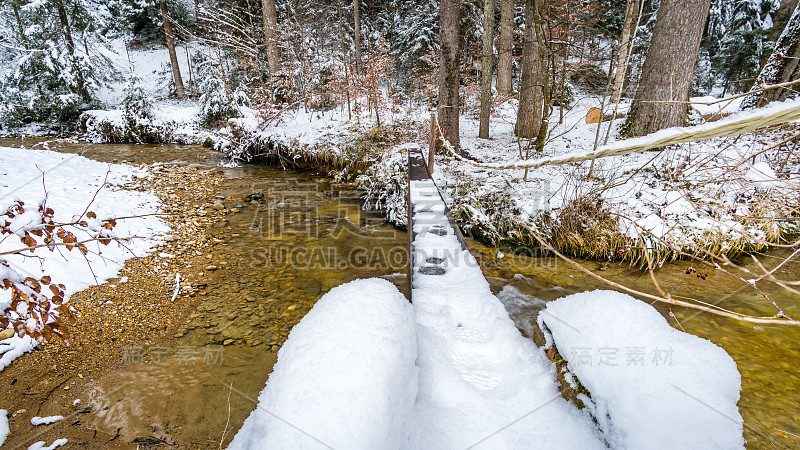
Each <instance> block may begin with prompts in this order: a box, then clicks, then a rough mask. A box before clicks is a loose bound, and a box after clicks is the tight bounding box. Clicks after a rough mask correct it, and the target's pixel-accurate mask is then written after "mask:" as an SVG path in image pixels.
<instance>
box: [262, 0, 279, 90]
mask: <svg viewBox="0 0 800 450" xmlns="http://www.w3.org/2000/svg"><path fill="white" fill-rule="evenodd" d="M261 11H262V13H263V14H264V35H265V36H266V39H267V64H268V65H269V75H270V76H274V75H275V74H276V73H278V71H279V70H281V61H280V59H281V55H280V49H279V48H278V12H277V10H276V9H275V0H261Z"/></svg>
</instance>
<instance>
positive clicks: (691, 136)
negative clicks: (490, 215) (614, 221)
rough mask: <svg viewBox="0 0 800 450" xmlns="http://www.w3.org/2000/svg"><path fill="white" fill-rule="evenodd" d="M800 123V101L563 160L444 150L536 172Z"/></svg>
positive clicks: (493, 165) (484, 165)
mask: <svg viewBox="0 0 800 450" xmlns="http://www.w3.org/2000/svg"><path fill="white" fill-rule="evenodd" d="M795 120H800V100H793V101H788V102H783V103H779V104H776V105H773V106H769V107H765V108H761V109H758V110H753V111H748V112H743V113H739V114H736V115H734V116H730V117H727V118H725V119H722V120H719V121H717V122H712V123H706V124H703V125H698V126H694V127H675V128H667V129H666V130H661V131H657V132H655V133H653V134H649V135H647V136H642V137H637V138H632V139H625V140H622V141H617V142H615V143H613V144H609V145H603V146H601V147H598V148H597V150H592V151H587V152H573V153H568V154H566V155H563V156H560V157H555V156H551V157H544V158H537V159H531V160H519V161H514V162H510V163H479V162H475V161H471V160H469V159H467V158H464V157H462V156H461V155H459V154H458V153H457V152H456V151H455V150H454V149H453V148H452V147H451V146H447V145H445V146H444V147H445V148H446V149H447V150H448V151H449V152H450V154H451V155H453V156H454V157H455V158H456V159H458V160H459V161H462V162H466V163H468V164H471V165H473V166H476V167H481V168H484V169H495V170H507V169H536V168H538V167H542V166H548V165H561V164H568V163H573V162H580V161H587V160H591V159H597V158H607V157H610V156H622V155H627V154H630V153H643V152H646V151H648V150H652V149H654V148H660V147H665V146H668V145H675V144H684V143H687V142H697V141H703V140H706V139H712V138H717V137H729V136H736V135H739V134H743V133H747V132H750V131H753V130H756V129H758V128H763V127H767V126H772V125H780V124H784V123H787V122H792V121H795Z"/></svg>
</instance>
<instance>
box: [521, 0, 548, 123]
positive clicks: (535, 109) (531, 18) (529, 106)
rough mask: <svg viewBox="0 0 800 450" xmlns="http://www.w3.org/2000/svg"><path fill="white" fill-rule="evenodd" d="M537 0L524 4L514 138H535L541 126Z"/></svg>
mask: <svg viewBox="0 0 800 450" xmlns="http://www.w3.org/2000/svg"><path fill="white" fill-rule="evenodd" d="M537 1H540V0H527V1H526V2H525V42H524V43H523V46H522V75H521V76H520V83H519V109H518V110H517V124H516V128H515V131H516V133H517V136H519V137H523V138H535V137H537V136H538V135H539V129H540V128H541V123H542V113H543V106H544V105H543V103H544V89H543V88H544V84H545V83H546V81H547V80H546V79H545V78H546V77H547V73H546V69H545V63H546V61H545V59H544V58H542V50H543V49H541V48H540V42H539V39H538V38H537V34H539V33H540V30H537V29H536V28H537V24H540V20H539V18H538V17H537V16H538V8H537V5H536V4H535V3H536V2H537Z"/></svg>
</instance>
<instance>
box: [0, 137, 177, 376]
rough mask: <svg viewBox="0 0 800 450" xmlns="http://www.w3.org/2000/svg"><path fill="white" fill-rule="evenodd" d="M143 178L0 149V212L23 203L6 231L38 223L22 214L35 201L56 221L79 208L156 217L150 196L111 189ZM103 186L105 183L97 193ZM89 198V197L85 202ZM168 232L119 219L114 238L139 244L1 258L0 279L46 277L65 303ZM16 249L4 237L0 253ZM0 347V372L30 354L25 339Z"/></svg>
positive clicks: (155, 222)
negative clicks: (62, 291) (61, 292)
mask: <svg viewBox="0 0 800 450" xmlns="http://www.w3.org/2000/svg"><path fill="white" fill-rule="evenodd" d="M146 176H147V172H146V171H144V170H142V169H138V168H135V167H132V166H128V165H119V164H105V163H100V162H97V161H93V160H90V159H87V158H84V157H82V156H79V155H71V154H62V153H56V152H51V151H47V150H30V149H17V148H5V147H0V208H2V210H3V211H5V210H6V208H8V207H9V206H10V205H11V204H12V202H13V201H14V200H15V199H20V200H22V201H24V202H25V205H24V207H25V208H26V209H27V211H29V212H26V213H25V214H23V215H22V216H25V219H20V218H19V217H18V218H17V219H16V220H15V221H14V227H17V228H21V229H30V228H32V227H33V226H34V225H35V223H37V222H38V219H34V218H33V216H30V211H35V208H36V207H37V205H39V204H41V202H43V201H46V204H47V206H48V207H51V208H53V209H54V210H55V221H56V222H70V221H72V220H73V219H74V218H77V217H78V216H79V215H81V214H82V213H83V212H84V211H85V210H86V209H87V207H88V210H90V211H94V212H95V213H96V214H97V218H98V219H99V220H104V219H106V218H114V217H121V216H137V215H148V214H153V213H156V212H158V208H159V205H160V202H159V201H158V199H157V198H156V197H155V196H153V195H151V194H148V193H143V192H135V191H126V190H123V189H121V188H120V187H119V186H121V185H124V184H125V183H128V182H130V181H132V180H133V178H134V177H138V178H142V177H146ZM104 180H105V181H106V183H107V184H106V186H105V187H104V188H102V189H100V190H99V192H98V189H99V188H100V186H101V185H103V183H104ZM45 186H46V188H45ZM45 191H46V193H45ZM95 194H97V195H96V198H95V199H94V201H92V199H93V197H94V196H95ZM45 197H46V198H45ZM90 204H91V205H90ZM22 216H20V217H22ZM0 220H2V219H0ZM168 231H169V228H168V226H167V225H166V224H165V223H164V222H163V221H162V220H161V219H160V218H158V217H157V216H153V215H148V216H145V217H139V218H132V219H125V220H120V221H118V222H117V226H116V227H115V228H114V233H116V235H118V236H120V237H122V238H125V237H131V236H138V237H140V238H138V239H132V240H130V241H127V242H125V243H124V246H123V245H122V244H119V243H116V242H112V243H110V244H109V245H107V246H104V245H101V244H100V243H89V244H87V247H88V250H89V254H88V255H87V256H86V257H85V258H84V256H83V255H82V254H81V253H80V252H79V251H77V250H73V251H66V250H65V249H63V248H62V249H60V251H58V250H57V251H55V252H51V251H49V250H48V249H45V248H43V249H39V250H37V251H36V253H35V254H36V255H37V256H39V257H40V258H31V257H23V256H21V255H8V256H4V257H3V258H4V259H5V260H6V261H7V262H8V264H9V265H10V270H9V269H0V275H2V276H3V277H7V276H8V275H9V273H8V272H10V271H15V272H17V273H18V274H19V275H21V276H23V277H24V276H32V277H34V278H41V277H42V276H43V275H45V274H46V275H49V276H50V277H51V278H52V280H53V282H54V283H63V284H64V285H65V286H66V289H65V294H66V299H68V298H69V296H70V295H72V294H74V293H75V292H78V291H80V290H83V289H85V288H86V287H88V286H90V285H93V284H100V283H103V282H104V281H105V280H107V279H109V278H112V277H115V276H116V275H117V273H118V272H119V270H120V268H121V267H122V265H123V263H124V261H125V260H127V259H129V258H131V257H134V256H143V255H145V254H146V253H147V252H148V251H150V249H151V248H153V246H154V245H155V244H156V243H157V242H159V241H160V240H161V236H162V235H163V234H165V233H167V232H168ZM76 237H77V238H78V239H79V240H81V239H86V238H88V237H89V235H87V234H86V233H85V232H76ZM21 246H22V244H21V243H20V241H19V239H18V238H17V237H8V238H6V239H3V240H2V242H0V251H9V250H15V249H19V248H20V247H21ZM90 266H91V268H90ZM9 301H10V292H9V291H8V290H0V310H3V309H5V308H7V307H8V305H9ZM2 344H5V345H0V352H2V357H0V370H2V369H3V368H4V367H5V366H7V365H8V364H9V363H10V362H11V361H12V360H13V359H14V358H16V357H18V356H19V355H21V354H22V353H24V352H27V351H30V350H31V349H32V348H33V346H34V345H35V344H36V342H35V341H32V340H31V339H30V338H29V337H25V338H19V337H16V336H15V337H12V338H11V339H9V340H5V341H3V342H2Z"/></svg>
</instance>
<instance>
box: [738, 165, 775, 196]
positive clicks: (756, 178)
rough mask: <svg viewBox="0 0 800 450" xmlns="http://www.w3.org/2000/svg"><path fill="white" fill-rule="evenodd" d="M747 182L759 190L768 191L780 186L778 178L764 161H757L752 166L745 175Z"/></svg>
mask: <svg viewBox="0 0 800 450" xmlns="http://www.w3.org/2000/svg"><path fill="white" fill-rule="evenodd" d="M745 177H747V179H748V180H750V181H752V182H753V184H754V185H756V187H758V188H760V189H769V188H772V187H776V186H779V185H780V180H778V176H777V175H775V171H774V170H772V167H770V166H769V163H768V162H766V161H759V162H757V163H755V164H753V165H752V166H751V167H750V169H748V170H747V173H746V174H745Z"/></svg>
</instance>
